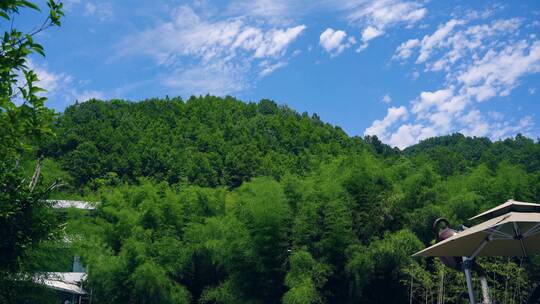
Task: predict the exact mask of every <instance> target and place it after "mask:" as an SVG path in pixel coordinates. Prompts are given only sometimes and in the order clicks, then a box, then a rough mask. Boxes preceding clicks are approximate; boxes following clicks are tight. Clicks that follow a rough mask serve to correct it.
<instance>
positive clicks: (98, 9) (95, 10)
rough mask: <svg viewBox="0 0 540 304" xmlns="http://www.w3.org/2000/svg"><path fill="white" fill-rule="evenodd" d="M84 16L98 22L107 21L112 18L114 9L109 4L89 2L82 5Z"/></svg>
mask: <svg viewBox="0 0 540 304" xmlns="http://www.w3.org/2000/svg"><path fill="white" fill-rule="evenodd" d="M76 3H79V2H76ZM84 16H86V17H96V18H97V19H98V20H100V21H108V20H111V19H112V18H113V17H114V9H113V6H112V4H111V3H110V2H90V1H89V2H86V4H85V5H84Z"/></svg>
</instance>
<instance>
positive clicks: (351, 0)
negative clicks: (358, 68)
mask: <svg viewBox="0 0 540 304" xmlns="http://www.w3.org/2000/svg"><path fill="white" fill-rule="evenodd" d="M342 7H343V9H345V10H346V11H347V12H348V13H347V19H348V20H349V22H350V23H351V24H358V25H360V26H361V27H362V42H363V43H362V45H361V46H360V47H359V48H358V50H357V51H362V50H363V49H365V48H366V47H367V46H368V41H370V40H372V39H374V38H376V37H379V36H382V35H384V34H385V31H386V30H387V29H388V28H391V27H395V26H398V25H403V26H405V27H412V26H414V25H415V24H416V23H417V22H418V21H420V20H421V19H423V18H424V17H425V16H426V14H427V10H426V8H424V7H423V4H422V2H420V1H405V0H377V1H357V0H347V1H344V3H343V4H342Z"/></svg>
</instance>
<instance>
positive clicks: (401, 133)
mask: <svg viewBox="0 0 540 304" xmlns="http://www.w3.org/2000/svg"><path fill="white" fill-rule="evenodd" d="M435 135H437V133H436V132H435V131H434V130H433V129H432V128H430V127H426V126H424V125H422V124H404V125H401V126H400V127H399V128H398V129H397V131H396V132H395V133H393V134H392V135H391V136H390V138H389V139H388V143H389V144H390V145H392V146H395V147H398V148H400V149H403V148H405V147H407V146H410V145H412V144H415V143H417V142H419V141H420V140H423V139H426V138H429V137H433V136H435Z"/></svg>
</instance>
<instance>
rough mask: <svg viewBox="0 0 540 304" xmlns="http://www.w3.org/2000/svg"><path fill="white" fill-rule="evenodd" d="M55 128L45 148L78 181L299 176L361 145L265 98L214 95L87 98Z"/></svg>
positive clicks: (229, 182) (212, 181)
mask: <svg viewBox="0 0 540 304" xmlns="http://www.w3.org/2000/svg"><path fill="white" fill-rule="evenodd" d="M55 132H56V134H57V135H56V138H54V139H53V140H52V142H51V143H50V144H49V145H48V146H46V147H45V149H44V153H45V155H48V156H51V157H54V158H55V159H58V160H59V162H60V163H61V164H62V166H63V167H64V168H66V170H67V171H68V172H69V173H70V174H71V176H73V178H74V185H76V186H81V185H86V184H87V183H88V182H89V181H91V180H93V179H95V178H104V177H107V176H108V177H111V175H113V176H117V177H119V178H120V179H122V180H125V181H135V180H136V179H137V178H138V177H141V176H148V177H154V178H157V179H159V180H165V181H167V182H169V183H171V184H173V183H178V182H182V183H187V184H195V185H199V186H209V187H215V186H219V185H226V186H229V187H237V186H239V185H240V184H241V183H242V182H243V181H245V180H248V179H249V178H250V177H253V176H272V177H275V178H279V177H280V176H283V174H285V173H297V174H302V173H305V172H307V171H309V170H311V169H313V168H315V167H316V166H317V165H318V164H319V163H321V162H323V161H328V160H330V159H332V158H334V157H336V156H337V155H343V154H347V153H350V152H352V151H358V150H359V149H361V147H362V146H363V145H362V141H361V140H360V139H358V138H350V137H348V136H347V135H346V134H345V132H343V131H342V130H341V129H340V128H338V127H333V126H331V125H329V124H326V123H323V122H322V121H321V120H320V119H319V117H318V116H317V115H312V116H308V114H306V113H304V114H299V113H297V112H295V111H293V110H291V109H289V108H288V107H286V106H278V105H277V104H276V103H275V102H273V101H269V100H262V101H260V102H259V103H243V102H241V101H238V100H236V99H234V98H232V97H227V98H218V97H213V96H205V97H199V98H196V97H192V98H190V99H189V100H187V101H186V102H183V101H182V100H181V99H180V98H173V99H163V100H159V99H152V100H145V101H142V102H138V103H131V102H126V101H121V100H113V101H110V102H104V101H99V100H90V101H88V102H85V103H82V104H76V105H72V106H70V107H68V108H67V109H66V110H65V112H64V113H63V114H62V115H61V116H60V119H59V120H58V123H57V124H56V128H55Z"/></svg>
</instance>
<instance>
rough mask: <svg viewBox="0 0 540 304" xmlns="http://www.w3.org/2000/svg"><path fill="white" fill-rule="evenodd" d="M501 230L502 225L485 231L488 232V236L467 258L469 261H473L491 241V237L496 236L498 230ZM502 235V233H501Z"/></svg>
mask: <svg viewBox="0 0 540 304" xmlns="http://www.w3.org/2000/svg"><path fill="white" fill-rule="evenodd" d="M501 228H502V225H499V226H498V227H497V228H495V229H494V228H489V229H487V231H489V232H490V234H489V235H488V236H487V237H486V238H485V239H484V241H482V243H481V244H480V246H478V248H476V250H475V251H474V252H473V254H472V255H471V256H470V257H469V259H474V258H475V257H476V256H477V255H478V254H479V253H480V251H482V249H484V247H486V245H487V244H488V243H489V242H491V240H493V235H494V234H498V233H499V232H500V231H499V229H501ZM501 233H502V232H501Z"/></svg>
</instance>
